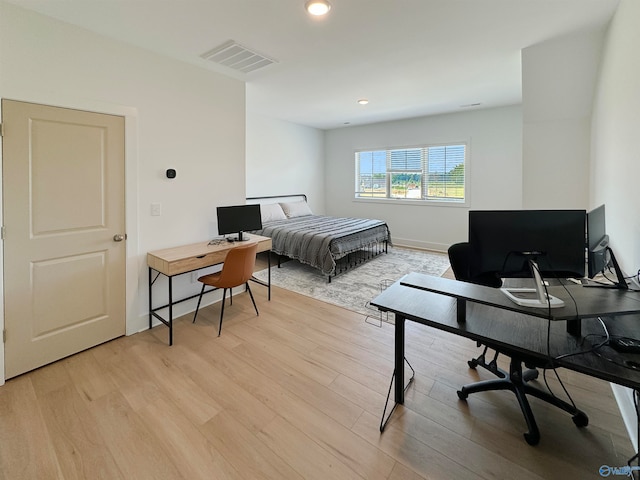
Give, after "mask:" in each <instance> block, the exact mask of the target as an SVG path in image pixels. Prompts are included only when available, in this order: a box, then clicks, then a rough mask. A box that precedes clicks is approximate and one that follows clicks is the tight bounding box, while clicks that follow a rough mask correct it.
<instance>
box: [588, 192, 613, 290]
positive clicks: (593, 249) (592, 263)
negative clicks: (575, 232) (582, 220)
mask: <svg viewBox="0 0 640 480" xmlns="http://www.w3.org/2000/svg"><path fill="white" fill-rule="evenodd" d="M587 243H588V247H589V251H588V259H589V261H588V265H589V268H588V275H589V278H593V277H595V276H596V275H597V274H598V273H600V272H602V271H604V269H605V268H606V267H607V263H608V259H607V256H608V247H609V236H608V235H607V229H606V224H605V209H604V205H600V206H599V207H597V208H594V209H593V210H591V211H590V212H589V213H587Z"/></svg>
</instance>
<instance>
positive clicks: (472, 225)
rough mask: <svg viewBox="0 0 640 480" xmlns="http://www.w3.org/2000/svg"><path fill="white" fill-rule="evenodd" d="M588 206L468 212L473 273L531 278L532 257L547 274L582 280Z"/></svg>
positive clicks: (539, 268) (540, 271)
mask: <svg viewBox="0 0 640 480" xmlns="http://www.w3.org/2000/svg"><path fill="white" fill-rule="evenodd" d="M586 215H587V214H586V211H585V210H476V211H470V212H469V243H470V251H471V258H470V269H471V274H472V275H479V274H486V273H495V274H496V275H498V276H500V277H502V278H518V277H531V276H532V271H531V266H530V261H534V262H535V263H536V264H537V268H538V270H539V273H540V275H542V276H543V277H547V278H582V277H584V275H585V265H586V262H585V253H586Z"/></svg>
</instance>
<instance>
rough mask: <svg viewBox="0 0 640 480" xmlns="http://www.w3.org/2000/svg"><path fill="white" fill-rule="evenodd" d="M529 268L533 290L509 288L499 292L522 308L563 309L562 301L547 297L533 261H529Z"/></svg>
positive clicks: (536, 265) (550, 296)
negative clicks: (531, 274)
mask: <svg viewBox="0 0 640 480" xmlns="http://www.w3.org/2000/svg"><path fill="white" fill-rule="evenodd" d="M529 266H530V267H531V272H532V273H533V281H534V285H535V288H511V287H505V288H501V289H500V290H501V291H502V293H504V294H505V295H506V296H507V298H508V299H509V300H511V301H512V302H513V303H515V304H516V305H520V306H522V307H531V308H559V307H564V301H563V300H561V299H559V298H557V297H554V296H552V295H548V294H547V292H546V288H545V286H544V282H543V280H542V277H541V276H540V271H539V269H538V264H537V263H536V262H535V261H534V260H529Z"/></svg>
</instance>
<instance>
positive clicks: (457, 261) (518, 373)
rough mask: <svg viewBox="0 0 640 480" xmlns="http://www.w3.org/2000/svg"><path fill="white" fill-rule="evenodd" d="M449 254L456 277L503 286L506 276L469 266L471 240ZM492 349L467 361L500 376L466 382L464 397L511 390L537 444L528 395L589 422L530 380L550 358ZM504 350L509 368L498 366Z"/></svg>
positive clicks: (461, 392) (581, 423)
mask: <svg viewBox="0 0 640 480" xmlns="http://www.w3.org/2000/svg"><path fill="white" fill-rule="evenodd" d="M448 254H449V262H450V264H451V269H452V270H453V274H454V276H455V277H456V280H460V281H463V282H470V283H475V284H478V285H484V286H487V287H495V288H499V287H501V286H502V280H501V279H500V278H498V277H497V276H496V275H481V276H472V275H471V273H470V270H469V263H470V262H469V256H470V249H469V244H468V243H466V242H463V243H456V244H454V245H451V247H449V250H448ZM478 346H479V347H480V346H482V344H480V343H478ZM491 349H492V350H494V352H495V355H494V357H493V359H492V360H490V361H489V362H487V361H486V355H487V353H488V351H489V347H488V346H487V345H484V350H483V352H482V353H481V354H480V355H479V356H478V357H477V358H473V359H471V360H469V361H468V362H467V363H468V365H469V368H473V369H475V368H476V367H478V366H481V367H483V368H485V369H487V370H488V371H490V372H491V373H493V374H494V375H496V376H497V377H499V378H497V379H494V380H485V381H480V382H476V383H472V384H469V385H465V386H463V387H462V388H461V389H460V390H458V392H457V393H458V397H459V398H460V399H461V400H466V399H467V397H468V396H469V395H470V394H472V393H476V392H487V391H491V390H511V391H512V392H513V393H514V394H515V396H516V398H517V399H518V403H519V404H520V409H521V410H522V413H523V415H524V418H525V421H526V422H527V428H528V429H529V431H528V432H527V433H525V434H524V438H525V440H526V441H527V443H528V444H529V445H536V444H537V443H538V442H539V441H540V431H539V430H538V426H537V424H536V421H535V418H534V416H533V411H532V410H531V406H530V405H529V401H528V400H527V395H533V396H534V397H537V398H539V399H541V400H544V401H545V402H547V403H550V404H551V405H555V406H556V407H558V408H561V409H562V410H564V411H565V412H568V413H570V414H571V415H572V420H573V423H575V425H576V426H578V427H584V426H586V425H588V423H589V418H588V417H587V415H586V414H585V413H584V412H582V411H581V410H578V409H577V408H576V407H575V405H572V404H569V403H567V402H565V401H564V400H561V399H559V398H557V397H555V396H554V395H552V394H551V393H549V392H547V391H544V390H540V389H538V388H535V387H533V386H532V385H529V384H528V382H530V381H532V380H535V379H536V378H538V370H537V368H546V367H548V364H547V362H546V361H541V360H540V359H539V358H534V357H529V356H527V355H523V354H522V353H520V352H517V351H515V350H511V349H507V348H503V347H499V348H496V347H494V346H492V347H491ZM500 354H503V355H505V356H507V357H509V359H510V361H509V371H508V372H507V371H505V370H503V369H501V368H500V367H498V363H497V360H498V356H499V355H500ZM523 365H524V366H525V367H526V369H525V370H524V371H523V368H522V366H523Z"/></svg>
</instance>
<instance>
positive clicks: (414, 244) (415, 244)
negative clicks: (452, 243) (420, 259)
mask: <svg viewBox="0 0 640 480" xmlns="http://www.w3.org/2000/svg"><path fill="white" fill-rule="evenodd" d="M391 242H392V244H393V245H394V246H396V247H409V248H418V249H420V250H430V251H432V252H440V253H447V250H448V249H449V245H445V244H443V243H433V242H423V241H420V240H412V239H410V238H397V237H392V238H391Z"/></svg>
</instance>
